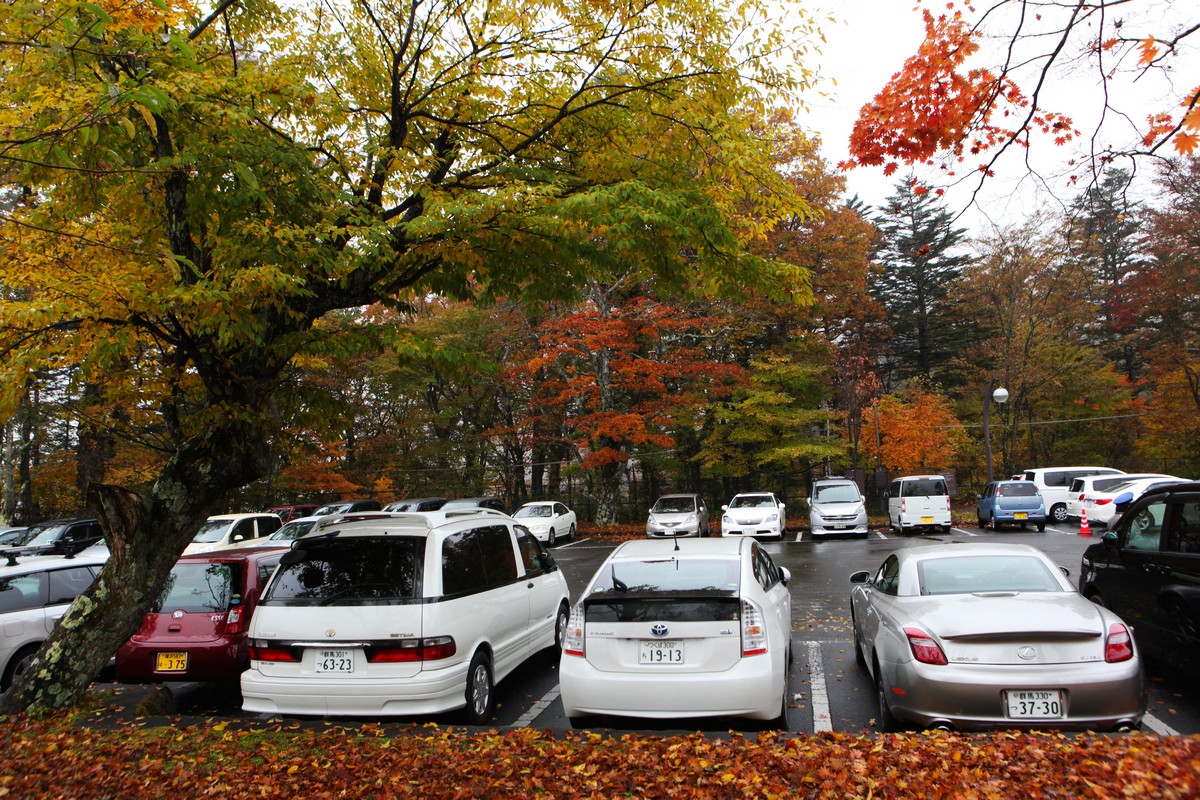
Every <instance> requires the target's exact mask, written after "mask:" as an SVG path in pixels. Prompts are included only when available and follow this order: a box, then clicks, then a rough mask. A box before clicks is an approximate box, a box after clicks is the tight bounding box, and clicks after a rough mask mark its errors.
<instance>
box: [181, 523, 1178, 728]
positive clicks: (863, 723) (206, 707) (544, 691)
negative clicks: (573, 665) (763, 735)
mask: <svg viewBox="0 0 1200 800" xmlns="http://www.w3.org/2000/svg"><path fill="white" fill-rule="evenodd" d="M939 541H941V542H953V541H960V542H965V541H1019V542H1023V543H1026V544H1031V545H1034V546H1035V547H1038V548H1040V549H1042V550H1043V551H1045V552H1046V553H1047V554H1048V555H1050V557H1051V558H1052V559H1054V560H1055V561H1056V563H1058V564H1059V565H1061V566H1063V567H1066V568H1067V569H1068V570H1069V571H1070V574H1071V580H1072V581H1074V580H1075V579H1076V578H1077V577H1078V573H1079V562H1080V555H1081V553H1082V552H1083V550H1084V548H1085V547H1086V546H1087V545H1088V544H1089V543H1090V542H1092V541H1094V539H1091V538H1088V537H1083V536H1079V535H1078V528H1077V527H1072V526H1067V525H1059V526H1055V525H1051V526H1049V527H1047V529H1046V531H1045V532H1044V533H1037V532H1033V531H1030V532H1024V531H1019V530H1014V531H1004V532H1001V533H994V532H992V531H990V530H980V529H977V528H955V529H953V530H952V531H951V532H950V533H949V534H936V535H928V536H903V537H901V536H899V535H897V534H894V533H891V532H888V531H882V530H874V531H872V532H871V533H870V535H869V536H868V537H867V538H866V539H865V540H863V539H848V540H827V541H819V542H812V541H809V540H808V537H807V534H804V535H802V536H800V537H799V539H798V540H797V539H796V538H794V536H789V538H788V539H786V540H785V541H782V542H778V543H775V542H772V543H768V544H766V545H765V546H766V548H767V549H768V550H769V551H770V552H771V555H772V557H773V558H774V559H775V560H776V562H777V563H778V564H780V565H781V566H784V567H787V568H788V569H789V570H790V571H791V573H792V580H791V583H790V589H791V592H792V609H793V611H792V617H793V618H792V651H793V654H794V663H793V665H792V668H791V674H790V683H789V686H790V692H791V696H792V702H791V703H790V704H789V709H788V729H789V730H790V731H793V732H807V733H812V732H822V731H840V732H854V733H857V732H862V731H866V730H871V729H873V726H874V717H875V713H876V701H875V691H874V687H873V686H872V684H871V682H870V679H869V677H868V676H867V674H866V673H865V672H864V671H862V670H861V669H860V668H859V667H858V665H857V664H856V662H855V658H854V651H853V641H852V634H851V625H850V615H849V610H848V597H849V591H850V584H849V582H848V578H849V575H850V573H852V572H854V571H855V570H860V569H867V570H872V571H873V570H874V569H875V568H877V567H878V566H879V564H880V563H881V562H882V561H883V559H884V558H885V557H886V556H887V555H888V554H889V553H891V552H893V551H894V550H896V549H898V548H903V547H911V546H915V545H921V544H929V543H932V542H939ZM681 546H683V547H686V546H687V543H686V540H684V541H682V542H681ZM613 547H614V544H613V543H612V542H610V541H607V540H605V539H603V538H597V537H593V538H588V537H585V536H580V537H579V538H577V539H576V540H575V541H572V542H565V543H562V544H559V545H558V546H556V547H555V548H554V549H553V552H554V554H555V557H556V558H557V560H558V562H559V564H560V566H561V567H562V569H563V572H564V574H565V575H566V577H567V580H568V583H569V584H570V587H571V596H572V599H574V598H576V597H578V595H579V592H580V591H581V590H582V588H583V586H584V584H585V583H586V582H587V580H588V579H589V578H590V577H591V575H592V573H593V572H594V571H595V569H596V568H597V566H598V565H599V564H600V563H601V561H603V559H604V557H605V556H606V555H607V554H608V553H609V552H610V551H611V550H612V548H613ZM1147 679H1148V684H1149V686H1150V708H1149V713H1148V714H1147V716H1146V718H1145V719H1144V721H1143V724H1142V728H1143V730H1145V731H1152V732H1157V733H1161V734H1168V735H1169V734H1176V733H1178V734H1193V733H1200V689H1198V688H1197V687H1196V684H1195V681H1194V680H1191V679H1190V678H1189V677H1187V676H1185V675H1183V674H1181V673H1179V672H1176V671H1173V670H1170V669H1168V668H1164V667H1162V666H1160V665H1158V664H1155V663H1152V662H1151V663H1149V664H1147ZM172 688H173V691H174V693H175V695H176V697H177V703H178V712H179V713H184V714H186V713H205V714H218V715H227V716H232V717H240V716H247V715H244V714H243V713H242V712H241V710H240V708H239V701H240V698H239V696H238V693H237V690H236V687H216V686H212V685H206V684H180V685H176V686H173V687H172ZM496 693H497V707H496V716H495V724H496V725H497V726H534V727H538V728H550V729H563V728H568V727H569V724H568V722H567V719H566V717H565V716H564V714H563V710H562V704H561V702H559V700H558V681H557V669H556V668H555V667H553V666H551V665H549V664H548V662H546V661H544V660H542V659H539V658H534V659H531V660H530V661H529V662H527V663H526V664H525V665H524V666H522V667H521V668H519V669H518V670H517V671H516V672H514V673H513V674H512V675H510V676H509V677H508V678H507V679H506V680H505V681H504V682H502V683H501V684H500V685H499V686H497V687H496ZM387 721H391V722H417V723H421V722H437V723H438V724H448V723H451V722H453V721H454V720H453V718H452V717H450V716H446V717H445V718H430V719H420V720H417V719H396V720H387ZM605 725H612V726H614V727H618V728H621V729H628V730H635V729H636V730H647V729H650V730H662V731H669V730H703V731H710V732H713V733H722V732H724V731H726V730H728V729H729V728H731V727H732V728H735V729H738V728H740V729H746V728H748V727H749V726H747V725H746V724H745V723H744V722H742V721H739V720H720V719H718V720H705V719H694V720H686V721H677V722H672V723H669V724H668V723H664V724H662V725H655V724H648V723H646V722H644V721H621V720H606V721H605Z"/></svg>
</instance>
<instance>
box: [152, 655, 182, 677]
mask: <svg viewBox="0 0 1200 800" xmlns="http://www.w3.org/2000/svg"><path fill="white" fill-rule="evenodd" d="M187 657H188V654H187V653H159V654H158V658H157V659H156V662H155V667H154V669H155V671H156V672H183V671H185V670H186V669H187Z"/></svg>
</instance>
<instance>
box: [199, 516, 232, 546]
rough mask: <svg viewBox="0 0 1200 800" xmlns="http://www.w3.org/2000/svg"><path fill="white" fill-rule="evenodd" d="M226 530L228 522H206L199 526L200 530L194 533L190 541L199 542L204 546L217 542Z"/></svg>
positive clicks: (216, 520)
mask: <svg viewBox="0 0 1200 800" xmlns="http://www.w3.org/2000/svg"><path fill="white" fill-rule="evenodd" d="M227 530H229V520H227V519H214V520H207V521H206V522H205V523H204V524H203V525H201V526H200V530H198V531H196V535H195V536H193V537H192V541H193V542H201V543H204V544H212V543H213V542H219V541H221V537H222V536H224V535H225V531H227Z"/></svg>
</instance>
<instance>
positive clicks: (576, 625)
mask: <svg viewBox="0 0 1200 800" xmlns="http://www.w3.org/2000/svg"><path fill="white" fill-rule="evenodd" d="M563 654H564V655H568V656H578V657H580V658H583V601H582V600H581V601H579V602H578V603H576V604H575V607H574V608H572V609H571V618H570V619H568V620H567V630H566V631H565V632H564V634H563Z"/></svg>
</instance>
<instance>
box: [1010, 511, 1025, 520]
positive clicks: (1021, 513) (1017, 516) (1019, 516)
mask: <svg viewBox="0 0 1200 800" xmlns="http://www.w3.org/2000/svg"><path fill="white" fill-rule="evenodd" d="M1013 519H1029V515H1028V514H1026V513H1025V512H1024V511H1018V512H1017V513H1015V514H1013Z"/></svg>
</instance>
